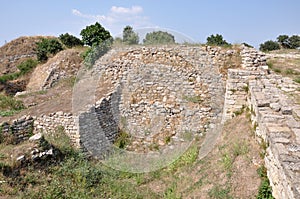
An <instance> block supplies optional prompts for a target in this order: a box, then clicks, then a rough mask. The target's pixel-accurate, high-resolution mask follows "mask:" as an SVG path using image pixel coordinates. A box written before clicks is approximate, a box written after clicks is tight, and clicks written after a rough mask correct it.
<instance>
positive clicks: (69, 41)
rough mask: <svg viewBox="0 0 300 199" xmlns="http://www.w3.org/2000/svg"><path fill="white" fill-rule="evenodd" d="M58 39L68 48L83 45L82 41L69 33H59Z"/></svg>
mask: <svg viewBox="0 0 300 199" xmlns="http://www.w3.org/2000/svg"><path fill="white" fill-rule="evenodd" d="M58 38H59V40H60V41H61V42H62V43H63V44H64V45H65V46H66V47H68V48H72V47H75V46H83V42H82V41H81V40H80V39H79V38H77V37H75V36H73V35H70V34H69V33H65V34H61V35H59V37H58Z"/></svg>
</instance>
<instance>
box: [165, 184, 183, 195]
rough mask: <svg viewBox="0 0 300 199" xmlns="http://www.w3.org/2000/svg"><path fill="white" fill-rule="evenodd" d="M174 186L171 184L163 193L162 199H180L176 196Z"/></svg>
mask: <svg viewBox="0 0 300 199" xmlns="http://www.w3.org/2000/svg"><path fill="white" fill-rule="evenodd" d="M176 188H177V186H176V184H175V183H172V184H171V186H170V187H168V188H167V189H166V191H165V193H164V199H180V198H181V197H180V196H178V195H177V194H176Z"/></svg>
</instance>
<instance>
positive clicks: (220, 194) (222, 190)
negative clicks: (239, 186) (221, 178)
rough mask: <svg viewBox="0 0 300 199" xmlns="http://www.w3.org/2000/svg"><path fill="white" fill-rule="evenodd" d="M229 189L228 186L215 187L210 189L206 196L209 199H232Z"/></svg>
mask: <svg viewBox="0 0 300 199" xmlns="http://www.w3.org/2000/svg"><path fill="white" fill-rule="evenodd" d="M229 193H230V187H229V186H225V187H223V186H221V185H216V186H214V187H213V188H212V189H210V190H209V192H208V195H209V197H210V198H214V199H233V197H232V196H230V194H229Z"/></svg>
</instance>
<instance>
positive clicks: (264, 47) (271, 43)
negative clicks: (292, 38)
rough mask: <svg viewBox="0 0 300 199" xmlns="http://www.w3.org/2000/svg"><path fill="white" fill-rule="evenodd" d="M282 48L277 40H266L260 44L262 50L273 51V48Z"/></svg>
mask: <svg viewBox="0 0 300 199" xmlns="http://www.w3.org/2000/svg"><path fill="white" fill-rule="evenodd" d="M279 49H280V45H279V44H278V43H277V42H276V41H272V40H269V41H266V42H264V43H262V44H260V47H259V50H261V51H264V52H266V51H272V50H279Z"/></svg>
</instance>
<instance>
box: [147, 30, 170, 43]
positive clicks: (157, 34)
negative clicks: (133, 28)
mask: <svg viewBox="0 0 300 199" xmlns="http://www.w3.org/2000/svg"><path fill="white" fill-rule="evenodd" d="M143 43H144V44H145V45H158V44H161V45H163V44H175V37H174V36H173V35H172V34H170V33H168V32H163V31H153V32H150V33H147V34H146V37H145V39H144V40H143Z"/></svg>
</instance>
